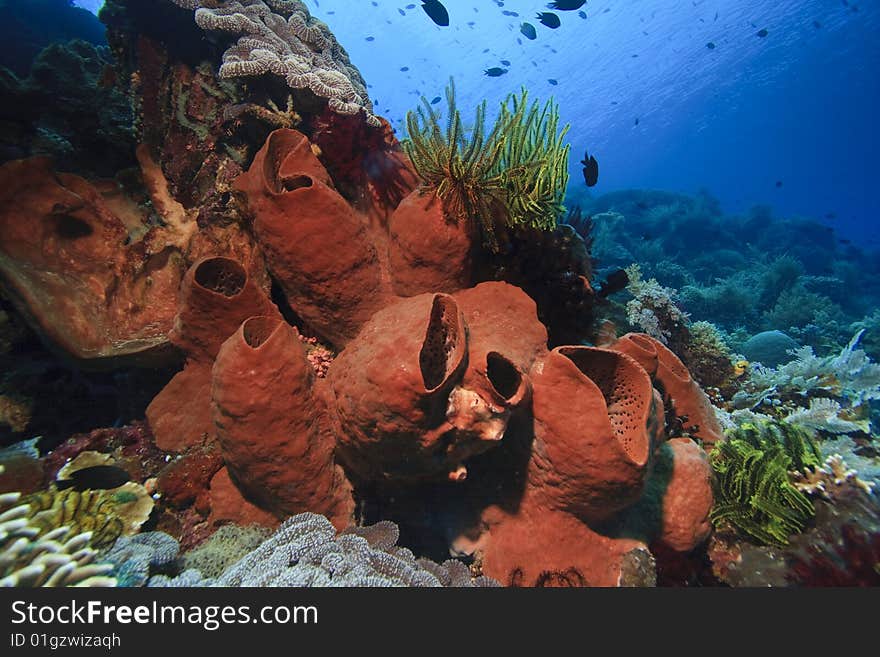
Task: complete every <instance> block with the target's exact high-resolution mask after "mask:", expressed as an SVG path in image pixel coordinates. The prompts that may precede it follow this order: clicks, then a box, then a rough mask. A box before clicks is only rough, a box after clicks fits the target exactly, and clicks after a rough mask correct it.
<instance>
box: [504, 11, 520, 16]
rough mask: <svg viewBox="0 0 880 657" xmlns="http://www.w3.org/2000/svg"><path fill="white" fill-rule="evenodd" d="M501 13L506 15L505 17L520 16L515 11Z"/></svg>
mask: <svg viewBox="0 0 880 657" xmlns="http://www.w3.org/2000/svg"><path fill="white" fill-rule="evenodd" d="M501 13H502V14H504V15H505V16H517V17H518V16H519V14H517V13H516V12H515V11H510V10H509V9H505V10H504V11H502V12H501Z"/></svg>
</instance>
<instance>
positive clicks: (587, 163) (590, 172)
mask: <svg viewBox="0 0 880 657" xmlns="http://www.w3.org/2000/svg"><path fill="white" fill-rule="evenodd" d="M581 164H583V165H584V182H585V183H586V184H587V187H592V186H593V185H595V184H596V183H597V182H598V181H599V163H598V162H597V161H596V158H595V157H593V156H592V155H590V154H589V153H584V159H583V160H581Z"/></svg>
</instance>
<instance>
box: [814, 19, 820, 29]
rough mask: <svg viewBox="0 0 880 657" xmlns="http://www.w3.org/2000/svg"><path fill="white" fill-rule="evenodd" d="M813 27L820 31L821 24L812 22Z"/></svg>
mask: <svg viewBox="0 0 880 657" xmlns="http://www.w3.org/2000/svg"><path fill="white" fill-rule="evenodd" d="M813 27H815V28H816V29H817V30H821V29H822V23H820V22H819V21H813Z"/></svg>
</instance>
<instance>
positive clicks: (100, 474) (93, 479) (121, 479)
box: [57, 465, 131, 491]
mask: <svg viewBox="0 0 880 657" xmlns="http://www.w3.org/2000/svg"><path fill="white" fill-rule="evenodd" d="M129 481H131V475H129V474H128V473H127V472H126V471H125V470H123V469H122V468H118V467H116V466H115V465H94V466H92V467H90V468H83V469H82V470H77V471H76V472H73V473H71V475H70V478H68V479H64V480H63V481H59V482H57V486H58V488H59V489H61V490H64V489H66V488H73V489H74V490H78V491H83V490H86V489H93V490H107V489H109V488H117V487H119V486H122V485H123V484H125V483H127V482H129Z"/></svg>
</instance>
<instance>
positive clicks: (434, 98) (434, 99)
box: [431, 96, 441, 105]
mask: <svg viewBox="0 0 880 657" xmlns="http://www.w3.org/2000/svg"><path fill="white" fill-rule="evenodd" d="M440 100H441V98H440V96H434V97H433V98H432V99H431V104H432V105H436V104H437V103H439V102H440Z"/></svg>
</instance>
